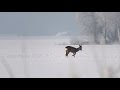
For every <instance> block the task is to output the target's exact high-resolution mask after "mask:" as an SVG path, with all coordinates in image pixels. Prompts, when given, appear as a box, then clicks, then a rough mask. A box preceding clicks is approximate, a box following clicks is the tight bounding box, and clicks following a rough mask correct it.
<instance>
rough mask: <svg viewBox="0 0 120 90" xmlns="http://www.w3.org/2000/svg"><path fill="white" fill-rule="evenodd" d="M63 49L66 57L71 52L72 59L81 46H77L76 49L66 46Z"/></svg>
mask: <svg viewBox="0 0 120 90" xmlns="http://www.w3.org/2000/svg"><path fill="white" fill-rule="evenodd" d="M65 48H66V49H67V50H66V56H68V54H69V53H70V52H71V53H73V55H72V56H74V57H75V55H76V52H78V51H79V50H82V46H81V45H79V47H78V48H75V47H72V46H66V47H65Z"/></svg>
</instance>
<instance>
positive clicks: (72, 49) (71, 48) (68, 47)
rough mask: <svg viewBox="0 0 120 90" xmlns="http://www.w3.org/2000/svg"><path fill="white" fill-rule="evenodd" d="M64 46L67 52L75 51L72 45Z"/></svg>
mask: <svg viewBox="0 0 120 90" xmlns="http://www.w3.org/2000/svg"><path fill="white" fill-rule="evenodd" d="M65 48H67V50H68V51H69V52H77V49H76V48H74V47H71V46H67V47H65Z"/></svg>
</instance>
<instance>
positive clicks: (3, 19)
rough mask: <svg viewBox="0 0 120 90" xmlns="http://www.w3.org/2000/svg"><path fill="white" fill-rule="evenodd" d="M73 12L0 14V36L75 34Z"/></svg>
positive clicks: (76, 27) (76, 28) (76, 29)
mask: <svg viewBox="0 0 120 90" xmlns="http://www.w3.org/2000/svg"><path fill="white" fill-rule="evenodd" d="M75 31H78V26H77V24H76V22H75V13H73V12H0V35H32V36H36V35H37V36H41V35H42V36H43V35H45V36H46V35H55V34H57V33H58V32H75Z"/></svg>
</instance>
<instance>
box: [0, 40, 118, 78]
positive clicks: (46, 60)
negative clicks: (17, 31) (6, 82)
mask: <svg viewBox="0 0 120 90" xmlns="http://www.w3.org/2000/svg"><path fill="white" fill-rule="evenodd" d="M62 43H67V44H69V40H68V39H65V38H64V39H62V38H60V39H59V38H55V39H54V38H50V39H49V38H38V39H37V38H31V39H30V38H29V39H24V40H23V39H13V38H12V39H0V77H1V78H3V77H4V78H9V77H11V76H10V73H12V77H17V78H26V77H32V78H99V77H100V75H99V69H98V66H97V64H96V60H97V61H99V63H101V62H103V64H104V65H108V66H111V65H112V66H115V68H116V67H117V65H118V63H119V60H120V46H119V45H83V50H82V51H79V52H78V53H77V54H76V57H75V58H74V57H73V56H72V54H71V53H70V54H69V56H68V57H66V56H65V46H66V45H62ZM72 46H74V47H78V45H72Z"/></svg>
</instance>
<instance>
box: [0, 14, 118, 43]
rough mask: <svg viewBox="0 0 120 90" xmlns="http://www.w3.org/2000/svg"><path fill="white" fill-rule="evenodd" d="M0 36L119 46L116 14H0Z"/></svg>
mask: <svg viewBox="0 0 120 90" xmlns="http://www.w3.org/2000/svg"><path fill="white" fill-rule="evenodd" d="M0 36H69V37H70V43H71V44H119V43H120V12H1V13H0Z"/></svg>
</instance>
